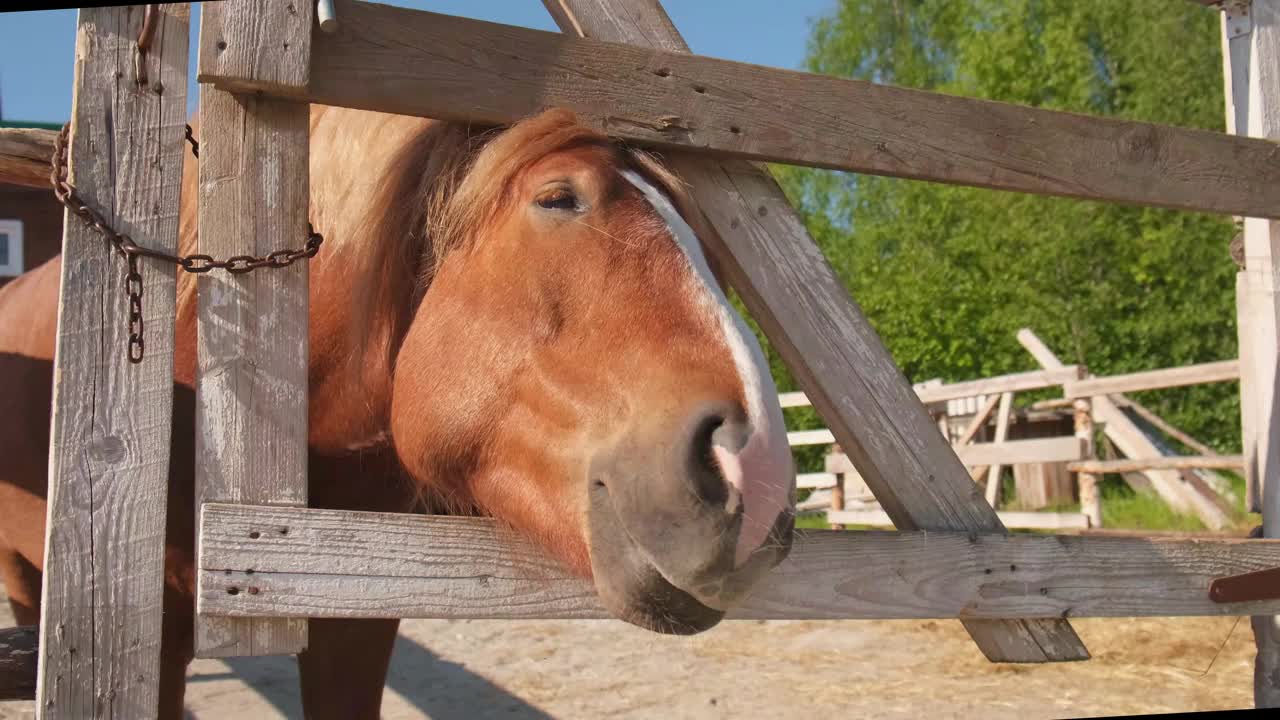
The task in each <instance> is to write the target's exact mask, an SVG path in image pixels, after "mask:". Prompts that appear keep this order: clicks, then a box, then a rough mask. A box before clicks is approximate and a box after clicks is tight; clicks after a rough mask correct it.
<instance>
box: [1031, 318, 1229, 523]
mask: <svg viewBox="0 0 1280 720" xmlns="http://www.w3.org/2000/svg"><path fill="white" fill-rule="evenodd" d="M1018 342H1019V343H1021V344H1022V346H1023V347H1024V348H1026V349H1027V352H1029V353H1031V355H1032V357H1034V358H1035V359H1036V361H1037V362H1039V363H1040V365H1041V366H1042V367H1045V368H1048V369H1052V368H1054V367H1060V366H1061V365H1062V363H1061V362H1060V361H1059V360H1058V358H1057V356H1056V355H1054V354H1053V351H1051V350H1050V349H1049V348H1048V346H1046V345H1045V344H1044V341H1042V340H1041V339H1040V338H1039V337H1037V336H1036V334H1035V333H1034V332H1032V331H1031V330H1030V329H1028V328H1023V329H1021V330H1019V331H1018ZM1090 402H1091V403H1092V405H1093V419H1094V422H1100V423H1103V426H1104V429H1105V430H1104V432H1105V434H1106V436H1107V438H1109V439H1110V440H1111V442H1112V443H1113V444H1114V445H1115V447H1116V448H1117V449H1118V450H1119V451H1120V452H1122V453H1124V455H1125V456H1126V457H1131V458H1143V457H1158V456H1159V455H1161V452H1160V449H1159V448H1157V447H1156V446H1155V444H1154V443H1152V442H1151V439H1150V438H1148V437H1147V436H1146V435H1145V434H1144V433H1143V432H1142V430H1141V429H1140V428H1138V426H1137V425H1135V424H1134V422H1133V421H1132V420H1130V419H1129V417H1128V416H1127V415H1125V414H1124V412H1122V411H1121V410H1120V408H1118V407H1116V404H1115V403H1114V402H1112V401H1111V399H1110V398H1108V397H1107V396H1105V395H1098V396H1095V397H1093V398H1091V399H1090ZM1143 476H1144V477H1146V478H1147V479H1149V480H1150V481H1151V487H1152V488H1153V489H1154V490H1155V491H1156V493H1157V494H1159V495H1160V497H1161V499H1163V500H1164V501H1165V502H1166V503H1168V505H1169V507H1171V508H1173V509H1174V510H1177V511H1179V512H1185V513H1194V514H1195V515H1196V516H1197V517H1199V518H1200V520H1201V522H1203V523H1204V524H1205V525H1206V526H1207V527H1209V528H1210V529H1212V530H1217V529H1219V528H1222V527H1226V526H1227V525H1228V524H1230V518H1229V517H1228V516H1227V514H1226V513H1225V512H1224V511H1223V509H1222V508H1221V507H1220V506H1219V505H1218V503H1217V501H1216V497H1211V496H1210V495H1206V494H1204V493H1202V492H1201V490H1202V488H1200V487H1199V486H1197V485H1195V484H1192V483H1188V482H1187V481H1186V480H1185V479H1184V478H1183V477H1182V476H1181V475H1180V474H1178V473H1177V472H1175V471H1172V470H1146V471H1143Z"/></svg>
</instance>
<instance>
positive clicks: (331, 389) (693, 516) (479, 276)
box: [0, 107, 794, 718]
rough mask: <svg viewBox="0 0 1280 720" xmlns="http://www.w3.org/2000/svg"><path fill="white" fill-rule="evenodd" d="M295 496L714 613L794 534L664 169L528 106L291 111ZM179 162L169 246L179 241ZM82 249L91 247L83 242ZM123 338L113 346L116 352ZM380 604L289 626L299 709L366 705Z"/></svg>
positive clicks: (172, 519)
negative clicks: (372, 613)
mask: <svg viewBox="0 0 1280 720" xmlns="http://www.w3.org/2000/svg"><path fill="white" fill-rule="evenodd" d="M310 174H311V220H312V222H313V223H314V225H315V227H316V228H317V229H318V230H320V231H321V232H323V233H324V234H325V236H326V238H327V241H326V244H325V246H324V248H323V249H322V250H321V252H320V254H319V255H318V256H317V257H316V258H315V259H314V260H313V261H312V264H311V276H310V277H311V285H310V288H311V298H310V299H311V308H312V310H311V319H310V331H311V357H310V365H309V383H310V392H311V396H310V397H311V402H310V437H309V445H310V463H309V483H310V496H311V499H312V505H313V506H316V507H332V508H350V509H370V510H382V511H398V512H410V511H418V512H422V511H427V512H446V511H447V512H455V513H483V514H488V515H491V516H493V517H495V518H498V519H499V520H501V521H503V522H505V523H506V524H508V525H509V526H510V527H511V528H513V529H514V530H515V531H517V532H519V533H521V534H522V535H524V536H526V537H528V538H530V539H531V540H532V541H534V542H535V543H537V544H538V545H539V546H540V547H541V548H543V549H544V550H545V551H546V552H547V553H548V554H549V555H551V556H553V557H555V558H557V559H559V560H560V561H561V562H563V564H564V565H565V566H566V567H567V568H569V569H570V570H572V571H573V572H576V573H578V574H580V575H582V576H584V577H589V578H591V580H592V581H593V583H594V585H595V587H596V589H597V591H598V593H599V595H600V597H601V599H602V602H603V603H604V604H605V606H606V607H607V608H609V610H610V612H612V613H613V614H614V615H616V616H617V617H618V618H621V619H623V620H626V621H628V622H631V623H634V624H636V625H639V626H642V627H645V628H649V629H651V630H655V631H658V632H666V633H693V632H699V631H702V630H705V629H707V628H710V627H712V626H713V625H715V624H716V623H717V622H718V621H719V620H720V619H721V618H722V617H723V615H724V612H725V610H726V609H728V608H729V607H731V606H733V605H734V604H735V603H736V602H738V601H739V600H740V599H741V598H742V597H743V596H744V595H745V594H746V593H747V592H748V591H749V590H750V588H751V587H752V586H753V584H754V583H755V582H756V581H757V580H758V579H759V578H760V577H761V576H762V575H763V574H764V573H766V572H767V571H768V570H769V569H770V568H772V567H773V566H775V565H776V564H777V563H779V562H780V561H781V560H782V559H783V558H784V557H785V555H786V554H787V552H788V549H789V547H790V542H791V535H792V527H793V515H794V514H793V504H792V489H793V487H794V472H793V467H792V461H791V455H790V452H789V448H788V446H787V442H786V435H785V431H784V427H783V424H782V412H781V410H780V408H779V406H778V402H777V396H776V389H775V387H774V384H773V380H772V378H771V377H770V375H769V369H768V365H767V364H766V363H765V361H764V357H763V354H762V352H761V349H760V346H759V344H758V343H757V342H756V340H755V338H754V336H753V335H752V334H751V332H750V331H749V330H748V328H747V326H746V325H745V324H744V322H743V320H742V318H741V317H739V316H738V315H737V313H736V312H734V310H733V309H732V307H731V306H730V304H729V303H728V301H727V300H726V297H725V294H724V292H723V291H722V289H721V287H720V285H719V283H718V281H717V279H716V277H715V275H714V274H713V272H712V268H711V267H710V266H709V264H708V260H707V258H706V256H705V255H704V252H703V249H702V246H701V244H700V241H699V237H700V236H702V237H705V236H706V235H705V233H707V232H709V230H708V229H707V228H706V227H705V226H704V224H703V223H702V222H701V221H700V217H699V215H698V212H697V211H696V210H695V209H694V208H693V207H692V206H691V205H690V203H689V200H688V198H687V196H686V194H685V193H684V192H682V189H681V186H680V184H679V182H678V181H677V180H676V179H675V178H674V177H673V176H672V175H671V174H670V173H668V172H666V171H665V170H664V169H663V168H662V167H661V166H660V165H659V164H658V163H657V162H656V161H655V160H654V159H652V158H651V157H649V156H648V155H646V154H645V153H643V152H639V151H636V150H633V149H628V148H624V147H621V146H619V145H617V144H615V143H613V142H611V141H610V140H609V139H607V138H606V137H604V136H602V135H600V134H598V133H596V132H594V131H592V130H590V129H587V128H585V127H583V126H582V125H580V124H578V123H577V121H576V120H575V119H574V117H573V116H572V115H571V114H569V113H567V112H564V111H548V112H546V113H543V114H542V115H540V116H538V117H536V118H531V119H528V120H525V121H524V122H521V123H518V124H516V125H514V126H512V127H510V128H507V129H502V130H492V131H488V132H483V133H482V132H477V131H472V130H469V129H467V128H465V127H463V126H460V125H455V124H448V123H439V122H433V121H430V120H423V119H417V118H409V117H403V116H395V115H385V114H379V113H370V112H362V111H354V110H345V109H338V108H325V107H313V108H312V120H311V170H310ZM196 175H197V174H196V165H195V162H194V161H192V160H191V159H190V158H188V161H187V165H186V167H185V168H184V179H183V206H182V222H181V228H182V229H181V238H180V246H181V248H182V249H183V250H184V251H185V252H192V251H193V250H194V248H195V241H196V238H195V226H196V223H195V216H196V213H195V210H196V207H195V198H196V183H197V180H196ZM103 251H104V252H107V250H106V249H105V247H104V250H103ZM59 274H60V261H59V259H57V258H55V259H54V260H52V261H50V262H49V263H47V264H45V265H43V266H41V267H38V268H36V269H34V270H32V271H31V272H29V273H27V274H26V275H24V276H23V277H22V278H20V279H18V280H16V281H15V282H13V283H12V284H10V285H8V286H7V287H5V288H4V289H3V290H0V357H2V358H3V361H4V366H3V371H2V372H0V398H2V399H0V406H2V407H3V408H4V410H5V412H4V413H3V416H0V457H2V458H4V462H3V470H0V576H2V577H3V580H4V583H5V587H6V589H7V591H8V594H9V597H10V602H11V603H12V605H13V609H14V613H15V615H16V616H17V619H18V622H19V623H21V624H34V623H36V622H38V619H39V600H40V598H39V593H40V572H41V568H42V565H43V544H44V517H45V493H46V475H47V459H48V447H49V434H48V433H49V412H50V387H51V382H52V375H51V364H50V361H51V360H52V357H53V352H54V338H55V331H56V308H57V304H58V286H59ZM195 318H196V287H195V283H194V281H193V279H192V277H191V276H189V275H181V278H180V285H179V292H178V313H177V341H176V342H177V344H176V348H177V349H176V353H175V376H176V377H175V380H176V393H175V403H174V431H173V455H172V462H171V473H170V498H169V514H168V530H167V552H166V597H165V623H164V635H163V640H164V642H163V645H164V647H163V654H164V657H163V661H162V666H163V676H162V690H161V696H162V697H161V714H162V716H164V717H174V718H176V717H180V716H181V712H182V694H183V680H184V676H185V669H186V665H187V663H188V662H189V661H190V660H191V657H192V639H191V637H192V613H193V607H194V605H193V599H192V598H193V591H194V571H193V550H192V548H193V545H194V529H193V528H194V513H193V510H194V501H193V489H192V482H193V481H192V478H193V474H194V465H193V463H194V460H193V442H194V441H193V437H194V428H193V417H194V415H193V390H192V388H193V387H194V375H195V367H196V362H195V352H196V350H195V349H196V323H195ZM121 351H122V352H123V349H122V350H121ZM397 623H398V621H395V620H391V621H387V620H313V621H312V624H311V633H310V644H309V648H308V650H307V651H306V652H304V653H302V654H301V655H299V664H300V673H301V677H302V691H303V701H304V706H305V708H306V713H307V716H308V717H316V718H319V717H335V718H364V717H370V718H373V717H377V715H378V708H379V705H380V702H381V694H382V685H383V682H384V679H385V673H386V669H387V664H388V661H389V658H390V654H391V647H392V641H393V639H394V636H395V633H396V627H397Z"/></svg>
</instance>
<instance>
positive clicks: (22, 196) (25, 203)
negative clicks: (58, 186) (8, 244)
mask: <svg viewBox="0 0 1280 720" xmlns="http://www.w3.org/2000/svg"><path fill="white" fill-rule="evenodd" d="M5 220H16V221H19V222H21V223H22V268H21V269H22V270H23V271H24V272H25V271H27V270H31V269H33V268H36V267H39V266H40V265H42V264H44V263H45V262H46V261H48V260H49V258H51V257H53V256H55V255H57V254H58V253H60V252H62V205H61V204H60V203H59V202H58V199H57V198H55V197H54V196H53V191H52V190H44V189H41V188H29V187H23V186H20V185H10V184H8V183H0V221H5ZM5 225H7V223H3V222H0V228H2V227H4V226H5ZM11 280H13V277H11V276H4V277H0V286H3V285H4V284H6V283H8V282H9V281H11Z"/></svg>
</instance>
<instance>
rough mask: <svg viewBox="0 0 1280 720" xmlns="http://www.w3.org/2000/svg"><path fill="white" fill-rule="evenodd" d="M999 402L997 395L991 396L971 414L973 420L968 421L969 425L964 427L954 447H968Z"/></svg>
mask: <svg viewBox="0 0 1280 720" xmlns="http://www.w3.org/2000/svg"><path fill="white" fill-rule="evenodd" d="M998 402H1000V396H999V395H992V396H991V397H989V398H987V402H986V403H984V404H983V406H982V407H981V408H980V409H979V410H978V412H976V413H974V414H973V419H972V420H970V421H969V425H968V426H967V427H965V429H964V432H962V433H960V438H959V439H958V440H956V442H955V444H956V445H968V444H969V443H970V442H972V441H973V439H974V438H975V437H977V435H978V431H979V430H981V429H982V428H983V427H984V426H985V425H986V424H987V418H989V417H991V412H992V411H993V410H995V409H996V404H997V403H998Z"/></svg>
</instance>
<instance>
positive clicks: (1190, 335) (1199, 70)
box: [770, 0, 1240, 465]
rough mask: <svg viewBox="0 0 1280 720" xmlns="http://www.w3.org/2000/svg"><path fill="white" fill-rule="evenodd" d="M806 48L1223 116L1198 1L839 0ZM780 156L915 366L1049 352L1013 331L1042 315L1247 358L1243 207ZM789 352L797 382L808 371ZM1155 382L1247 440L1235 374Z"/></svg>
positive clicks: (1158, 356)
mask: <svg viewBox="0 0 1280 720" xmlns="http://www.w3.org/2000/svg"><path fill="white" fill-rule="evenodd" d="M807 65H808V68H807V69H808V70H810V71H812V72H819V73H826V74H831V75H838V76H843V77H851V78H858V79H864V80H872V81H875V82H883V83H891V84H895V85H900V86H907V87H913V88H921V89H928V90H934V91H938V92H946V93H954V94H960V95H966V96H970V97H980V98H987V99H992V100H1000V101H1006V102H1013V103H1018V104H1022V105H1032V106H1039V107H1045V108H1052V109H1058V110H1068V111H1075V112H1084V113H1089V114H1093V115H1107V116H1115V117H1120V118H1126V119H1134V120H1145V121H1153V122H1158V123H1164V124H1171V125H1179V126H1184V127H1193V128H1202V129H1209V130H1215V131H1220V130H1221V129H1222V128H1223V125H1224V122H1223V107H1224V105H1223V91H1222V69H1221V68H1222V65H1221V50H1220V46H1219V26H1218V13H1217V12H1216V11H1211V10H1207V9H1205V8H1203V7H1199V6H1197V5H1196V4H1193V3H1178V2H1115V0H840V2H838V3H837V7H836V9H835V11H834V13H833V14H831V15H830V16H828V17H825V18H822V19H821V20H819V21H817V22H816V24H815V26H814V30H813V36H812V38H811V41H810V47H809V53H808V60H807ZM774 172H775V175H776V176H777V177H778V178H779V180H780V181H781V182H782V184H783V186H784V188H785V189H786V191H787V193H788V195H789V196H790V197H791V199H792V201H793V202H794V203H795V204H796V206H797V207H798V208H799V209H800V212H801V213H802V215H803V217H804V219H805V221H806V223H807V225H808V227H809V230H810V232H811V233H812V234H813V236H814V238H815V240H816V241H817V242H818V243H819V245H820V246H821V247H822V249H823V251H824V253H825V254H826V256H827V258H828V260H829V261H830V262H831V263H832V265H833V267H834V268H835V270H836V272H837V273H838V274H839V276H840V277H841V279H842V280H843V281H844V282H845V283H846V286H847V287H848V288H849V290H850V292H851V293H852V295H853V297H854V298H855V299H856V300H857V301H858V303H859V304H860V305H861V306H862V308H863V310H864V311H865V312H866V313H867V315H868V317H869V318H870V320H871V322H872V324H873V326H874V327H875V328H876V330H877V332H879V333H880V335H881V337H882V338H883V339H884V341H885V342H886V344H887V345H888V347H889V350H890V351H891V352H892V353H893V356H894V357H895V359H896V360H897V361H898V363H899V365H900V367H902V368H903V370H904V372H905V373H906V374H907V376H908V377H910V378H911V379H912V380H913V381H921V380H924V379H928V378H932V377H940V378H943V379H944V380H948V381H958V380H967V379H973V378H978V377H984V376H990V375H998V374H1002V373H1008V372H1018V371H1023V370H1031V369H1035V368H1036V365H1035V362H1034V361H1033V360H1032V358H1031V357H1030V355H1028V354H1027V352H1026V351H1025V350H1023V349H1022V347H1021V346H1020V345H1018V343H1017V342H1016V340H1015V338H1014V335H1015V333H1016V331H1017V329H1018V328H1020V327H1024V326H1025V327H1030V328H1032V329H1034V330H1035V332H1036V333H1037V334H1038V335H1040V337H1042V338H1043V339H1044V340H1045V342H1047V343H1048V344H1049V346H1050V347H1051V348H1053V349H1054V350H1055V351H1056V352H1057V353H1058V355H1059V357H1061V358H1062V360H1063V361H1064V362H1068V363H1071V362H1075V363H1080V364H1084V365H1087V366H1088V367H1089V368H1090V370H1091V371H1093V372H1094V373H1096V374H1100V375H1108V374H1115V373H1122V372H1132V371H1137V370H1146V369H1154V368H1160V367H1169V366H1174V365H1182V364H1188V363H1196V362H1207V361H1211V360H1220V359H1225V358H1232V357H1235V356H1236V326H1235V300H1234V298H1235V294H1234V287H1235V279H1234V274H1235V272H1236V268H1235V265H1234V264H1233V262H1232V261H1231V259H1230V255H1229V252H1228V243H1229V241H1230V240H1231V237H1232V235H1233V234H1234V232H1235V230H1234V227H1233V225H1232V223H1231V220H1230V218H1223V217H1217V216H1209V215H1201V214H1194V213H1188V212H1180V211H1166V210H1156V209H1147V208H1134V207H1125V206H1119V205H1112V204H1106V203H1096V202H1082V201H1075V200H1066V199H1060V198H1047V197H1039V196H1033V195H1023V194H1015V193H1007V192H996V191H988V190H981V189H975V188H967V187H959V186H951V185H942V184H932V183H925V182H917V181H907V180H898V179H892V178H882V177H874V176H867V175H853V174H847V173H837V172H830V171H821V170H812V169H806V168H793V167H777V168H774ZM770 356H771V360H772V362H773V367H774V370H775V373H776V377H778V378H779V380H780V385H781V386H782V387H783V388H784V389H787V388H790V387H793V381H792V379H791V377H790V375H789V374H788V373H787V372H786V370H785V368H784V367H783V366H782V363H781V362H780V361H779V360H778V359H777V357H776V354H774V353H772V352H770ZM1148 395H1149V396H1148ZM1136 399H1139V400H1140V401H1141V402H1143V403H1144V404H1147V405H1148V406H1149V407H1152V409H1154V410H1155V411H1156V412H1158V413H1160V414H1161V415H1163V416H1164V417H1165V418H1167V419H1168V420H1169V421H1170V422H1172V423H1174V424H1175V425H1178V426H1180V427H1182V428H1183V429H1185V430H1186V431H1187V432H1189V433H1191V434H1192V435H1194V436H1196V437H1198V438H1200V439H1201V440H1202V441H1204V442H1206V443H1209V444H1211V445H1213V446H1215V447H1217V448H1218V449H1220V450H1221V451H1224V452H1225V451H1238V448H1239V425H1240V423H1239V391H1238V387H1237V386H1236V385H1235V384H1234V383H1224V384H1218V385H1209V386H1199V387H1192V388H1186V389H1175V390H1165V391H1159V392H1154V393H1149V394H1147V395H1142V396H1137V398H1136ZM804 464H805V465H808V464H809V463H808V462H805V463H804Z"/></svg>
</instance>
